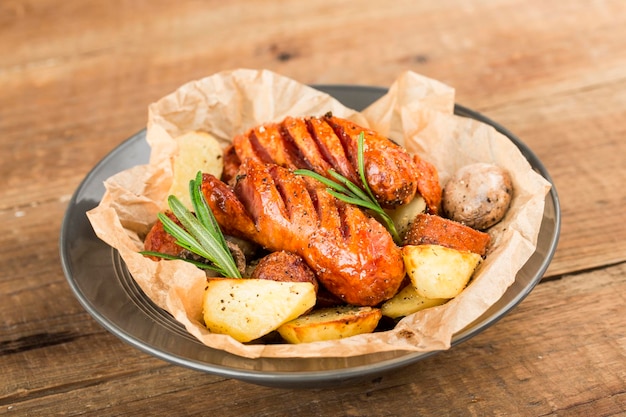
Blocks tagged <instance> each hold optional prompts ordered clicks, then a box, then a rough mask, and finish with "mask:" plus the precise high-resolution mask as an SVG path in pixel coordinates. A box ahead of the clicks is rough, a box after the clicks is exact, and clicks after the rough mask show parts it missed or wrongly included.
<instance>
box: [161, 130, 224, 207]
mask: <svg viewBox="0 0 626 417" xmlns="http://www.w3.org/2000/svg"><path fill="white" fill-rule="evenodd" d="M176 144H177V145H178V154H177V155H176V157H175V158H174V166H173V175H174V178H173V179H172V185H171V187H170V190H169V193H168V195H170V194H172V195H175V196H176V197H178V199H179V200H180V201H182V203H183V204H184V205H185V206H186V207H187V208H189V209H191V198H190V197H189V181H190V180H192V179H194V178H195V177H196V174H197V173H198V171H202V172H203V173H207V174H213V175H214V176H216V177H217V178H219V177H220V176H221V175H222V171H223V169H224V158H223V150H222V145H220V143H219V142H218V141H217V139H215V137H213V136H211V135H210V134H209V133H207V132H202V131H193V132H188V133H185V134H183V135H181V136H178V137H177V138H176Z"/></svg>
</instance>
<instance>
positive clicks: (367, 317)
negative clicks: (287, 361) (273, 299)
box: [278, 306, 382, 343]
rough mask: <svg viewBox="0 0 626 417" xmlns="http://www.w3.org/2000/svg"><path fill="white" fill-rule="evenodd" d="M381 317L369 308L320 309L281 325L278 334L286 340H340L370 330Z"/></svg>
mask: <svg viewBox="0 0 626 417" xmlns="http://www.w3.org/2000/svg"><path fill="white" fill-rule="evenodd" d="M381 317H382V313H381V312H380V309H378V308H372V307H355V306H340V307H330V308H322V309H319V310H314V311H313V312H311V313H309V314H305V315H303V316H300V317H298V318H297V319H295V320H292V321H290V322H287V323H285V324H283V325H282V326H280V327H279V328H278V333H279V334H280V335H281V336H282V337H283V339H285V340H286V341H287V342H289V343H309V342H318V341H323V340H336V339H343V338H345V337H350V336H355V335H358V334H363V333H371V332H373V331H374V329H375V328H376V326H377V325H378V321H379V320H380V318H381Z"/></svg>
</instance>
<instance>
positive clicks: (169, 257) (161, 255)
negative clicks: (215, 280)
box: [139, 250, 220, 272]
mask: <svg viewBox="0 0 626 417" xmlns="http://www.w3.org/2000/svg"><path fill="white" fill-rule="evenodd" d="M139 253H140V254H142V255H144V256H155V257H158V258H163V259H167V260H170V261H185V262H188V263H190V264H192V265H195V266H196V267H198V268H202V269H209V270H211V271H216V272H219V271H220V270H219V268H216V267H215V266H213V265H210V264H205V263H204V262H199V261H196V260H194V259H187V258H180V257H178V256H174V255H169V254H167V253H161V252H155V251H151V250H144V251H141V252H139Z"/></svg>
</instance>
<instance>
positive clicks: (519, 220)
mask: <svg viewBox="0 0 626 417" xmlns="http://www.w3.org/2000/svg"><path fill="white" fill-rule="evenodd" d="M453 108H454V90H453V89H452V88H450V87H448V86H446V85H444V84H442V83H440V82H438V81H435V80H432V79H429V78H426V77H423V76H420V75H418V74H415V73H413V72H405V73H403V74H401V75H400V76H399V77H398V79H397V80H396V81H395V82H394V84H393V85H391V86H390V88H389V92H388V94H386V95H385V96H384V97H382V98H380V99H379V100H378V101H377V102H375V103H373V104H372V105H371V106H369V107H368V108H367V109H365V110H364V111H363V112H361V113H359V112H357V111H355V110H352V109H349V108H346V107H345V106H343V105H342V104H341V103H339V102H338V101H337V100H335V99H334V98H332V97H330V96H329V95H327V94H325V93H322V92H320V91H317V90H315V89H313V88H310V87H308V86H306V85H303V84H300V83H298V82H296V81H294V80H291V79H289V78H286V77H283V76H280V75H278V74H275V73H272V72H270V71H265V70H261V71H257V70H246V69H240V70H233V71H226V72H222V73H218V74H215V75H212V76H209V77H206V78H204V79H201V80H197V81H193V82H190V83H188V84H185V85H183V86H181V87H180V88H179V89H178V90H176V91H175V92H173V93H171V94H169V95H167V96H165V97H163V98H162V99H160V100H159V101H157V102H155V103H153V104H151V105H150V107H149V111H148V124H147V140H148V143H149V144H150V146H151V157H150V162H149V163H148V164H147V165H141V166H136V167H134V168H131V169H129V170H126V171H124V172H121V173H119V174H117V175H114V176H113V177H111V178H109V179H108V180H107V181H106V182H105V187H106V192H105V195H104V197H103V199H102V201H101V203H100V205H99V206H98V207H96V208H94V209H93V210H91V211H89V212H88V213H87V215H88V217H89V220H90V221H91V224H92V226H93V228H94V230H95V232H96V234H97V236H98V237H99V238H100V239H102V240H103V241H105V242H106V243H108V244H109V245H111V246H113V247H114V248H116V249H117V250H118V251H119V252H120V255H121V257H122V258H123V259H124V261H125V262H126V265H127V267H128V269H129V271H130V273H131V274H132V276H133V277H134V279H135V280H136V281H137V283H138V284H139V285H140V287H141V288H142V289H143V291H144V292H145V293H146V294H147V295H148V296H149V297H150V298H151V299H152V300H153V301H154V302H155V303H156V304H157V305H159V306H160V307H161V308H163V309H165V310H167V311H168V312H170V313H171V314H172V315H173V316H174V317H175V318H176V320H178V321H179V322H181V323H182V324H183V325H184V326H185V327H186V329H187V330H188V331H189V332H190V333H191V334H193V335H194V336H195V337H197V338H198V339H199V340H201V341H202V342H203V343H204V344H206V345H207V346H210V347H212V348H216V349H223V350H225V351H228V352H230V353H233V354H236V355H240V356H245V357H251V358H254V357H346V356H353V355H363V354H367V353H372V352H380V351H394V350H406V351H434V350H442V349H447V348H449V347H450V343H451V339H452V336H453V335H454V334H455V333H456V332H458V331H460V330H462V329H463V328H464V327H466V326H467V325H468V324H470V323H471V322H472V321H474V320H475V319H477V318H478V317H479V316H480V315H481V314H482V313H484V312H485V311H486V310H487V309H488V308H489V307H490V306H491V305H493V304H494V303H495V302H496V301H497V300H498V299H499V298H500V297H501V296H502V294H504V292H505V291H506V289H507V288H508V287H509V286H510V285H511V284H512V283H513V282H514V280H515V275H516V273H517V271H519V270H520V269H521V267H522V266H523V265H524V263H525V262H526V261H527V260H528V258H529V257H530V256H531V255H532V253H533V252H534V250H535V245H536V240H537V235H538V232H539V228H540V225H541V220H542V214H543V206H544V201H545V196H546V194H547V192H548V191H549V189H550V184H549V182H548V181H546V180H545V179H544V178H543V177H541V176H540V175H538V174H537V173H535V172H534V171H533V170H532V168H531V166H530V165H529V163H528V162H527V161H526V159H525V158H524V157H523V155H522V154H521V153H520V151H519V150H518V148H517V147H516V146H515V145H514V144H513V143H512V142H511V141H510V140H509V139H508V138H506V137H505V136H503V135H501V134H500V133H498V132H497V131H496V130H495V129H493V128H492V127H490V126H488V125H485V124H483V123H480V122H477V121H475V120H471V119H467V118H462V117H457V116H455V115H453ZM328 111H332V112H333V114H334V115H336V116H339V117H344V118H347V119H351V120H353V121H355V122H357V123H359V124H361V125H363V126H366V127H371V128H373V129H376V130H377V131H378V132H380V133H381V134H383V135H387V136H388V137H390V138H391V139H393V140H395V141H397V142H399V143H401V144H403V145H404V146H405V147H406V148H407V149H408V150H409V151H410V152H412V153H418V154H420V156H421V157H422V158H424V159H426V160H428V161H430V162H431V163H433V164H434V165H435V166H436V167H437V169H438V171H439V176H440V181H441V183H442V185H443V184H445V182H446V180H447V179H448V178H449V177H450V176H451V175H452V174H453V173H454V172H455V171H456V169H458V168H459V167H461V166H463V165H466V164H469V163H473V162H479V161H482V162H491V163H495V164H498V165H500V166H503V167H505V168H506V169H507V170H508V171H509V173H510V174H511V176H512V179H513V186H514V197H513V200H512V203H511V207H510V209H509V211H508V213H507V215H506V217H505V218H504V220H503V221H501V222H500V223H499V224H498V225H496V226H494V227H493V228H492V229H491V230H490V231H489V233H490V235H491V237H492V242H493V244H492V246H491V248H490V250H489V253H488V255H487V258H486V260H485V261H484V262H483V263H482V264H481V266H480V267H479V269H478V270H477V272H476V273H475V276H474V278H473V280H472V281H471V283H470V284H469V285H468V287H467V288H466V289H465V290H464V291H463V292H462V293H461V294H460V295H459V296H457V297H456V298H455V299H453V300H451V301H449V302H448V303H446V304H444V305H443V306H439V307H435V308H431V309H427V310H424V311H422V312H418V313H415V314H413V315H410V316H408V317H405V318H404V319H402V320H401V321H400V322H399V323H398V324H397V326H396V327H395V328H394V329H393V330H390V331H385V332H377V333H372V334H365V335H359V336H355V337H351V338H347V339H342V340H338V341H329V342H316V343H308V344H299V345H289V344H278V345H276V344H268V345H262V344H242V343H239V342H237V341H235V340H234V339H232V338H231V337H229V336H224V335H218V334H211V333H210V332H209V331H208V330H207V329H206V328H205V327H204V325H203V323H202V295H203V290H204V287H205V279H206V277H205V273H204V272H203V271H201V270H199V269H197V268H195V267H194V266H192V265H190V264H188V263H185V262H183V261H160V262H154V261H151V260H149V259H147V258H145V257H143V256H142V255H140V254H138V253H137V252H138V251H139V250H142V249H143V243H142V238H143V237H144V236H145V234H146V233H147V231H148V230H149V228H150V227H151V225H152V224H153V223H154V222H155V220H156V215H157V213H158V212H159V211H160V210H162V209H163V208H164V202H165V200H166V198H167V192H168V190H169V186H170V184H171V180H172V160H173V158H175V156H176V152H177V146H176V142H175V140H174V138H175V137H176V136H179V135H181V134H183V133H185V132H188V131H193V130H205V131H208V132H209V133H211V134H213V135H214V136H215V137H217V138H218V139H219V140H220V141H221V142H222V143H223V144H224V146H226V144H228V143H229V141H230V139H231V138H232V137H233V136H234V135H235V134H237V133H240V132H243V131H245V130H247V129H248V128H251V127H253V126H255V125H258V124H261V123H266V122H270V121H280V120H282V119H283V118H284V117H286V116H321V115H323V114H325V113H326V112H328Z"/></svg>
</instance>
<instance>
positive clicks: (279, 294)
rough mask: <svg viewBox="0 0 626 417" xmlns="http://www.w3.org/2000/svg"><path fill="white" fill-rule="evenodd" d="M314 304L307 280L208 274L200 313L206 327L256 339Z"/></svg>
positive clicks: (237, 336) (223, 332)
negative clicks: (222, 276)
mask: <svg viewBox="0 0 626 417" xmlns="http://www.w3.org/2000/svg"><path fill="white" fill-rule="evenodd" d="M314 305H315V287H314V286H313V284H311V283H310V282H278V281H271V280H266V279H252V278H249V279H237V278H209V279H208V280H207V287H206V290H205V293H204V301H203V315H204V322H205V324H206V326H207V328H208V329H209V330H210V331H211V332H214V333H220V334H227V335H230V336H232V337H233V338H234V339H236V340H238V341H240V342H249V341H251V340H254V339H258V338H259V337H261V336H264V335H266V334H268V333H270V332H271V331H273V330H276V328H278V327H279V326H280V325H282V324H283V323H286V322H288V321H290V320H293V319H295V318H296V317H298V316H300V315H302V314H303V313H305V312H307V311H309V310H310V309H311V308H312V307H313V306H314Z"/></svg>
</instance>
